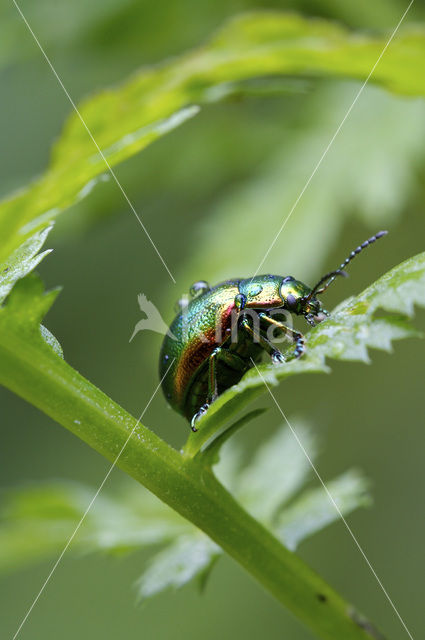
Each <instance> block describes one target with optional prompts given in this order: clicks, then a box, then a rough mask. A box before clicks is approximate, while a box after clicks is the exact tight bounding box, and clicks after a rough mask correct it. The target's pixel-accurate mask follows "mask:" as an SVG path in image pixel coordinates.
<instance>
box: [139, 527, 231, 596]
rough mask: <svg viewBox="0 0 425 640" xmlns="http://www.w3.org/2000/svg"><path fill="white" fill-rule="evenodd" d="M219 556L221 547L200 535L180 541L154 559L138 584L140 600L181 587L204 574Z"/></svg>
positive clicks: (183, 538) (182, 538)
mask: <svg viewBox="0 0 425 640" xmlns="http://www.w3.org/2000/svg"><path fill="white" fill-rule="evenodd" d="M221 553H222V551H221V549H220V547H218V546H217V545H216V544H215V543H214V542H213V541H212V540H210V539H209V538H207V536H205V535H203V534H202V533H199V536H197V537H196V536H193V535H192V536H187V537H181V538H179V539H178V540H177V541H176V542H175V543H174V544H172V545H170V546H169V547H167V548H166V549H164V551H162V552H161V553H158V554H157V555H156V556H155V557H154V558H153V560H152V561H151V563H150V566H149V567H148V569H147V570H146V571H145V572H144V573H143V575H142V577H141V578H140V580H139V581H138V583H137V590H138V594H139V597H140V598H141V599H145V598H150V597H151V596H154V595H156V594H157V593H160V592H161V591H164V590H165V589H168V588H170V587H174V588H180V587H183V586H184V585H185V584H186V583H188V582H189V581H190V580H192V579H193V578H195V577H199V576H201V575H202V574H203V573H205V571H206V570H207V569H208V568H209V567H210V565H211V564H212V563H213V562H214V560H215V559H216V557H218V556H219V555H220V554H221Z"/></svg>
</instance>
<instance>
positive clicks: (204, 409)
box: [190, 403, 210, 433]
mask: <svg viewBox="0 0 425 640" xmlns="http://www.w3.org/2000/svg"><path fill="white" fill-rule="evenodd" d="M209 406H210V405H209V404H207V403H205V404H203V405H202V407H200V408H199V409H198V411H197V412H196V413H195V415H194V416H193V418H192V420H191V421H190V428H191V429H192V431H194V432H195V433H196V431H198V429H197V428H196V427H195V423H196V422H198V420H199V418H200V417H201V416H203V415H204V413H206V412H207V410H208V407H209Z"/></svg>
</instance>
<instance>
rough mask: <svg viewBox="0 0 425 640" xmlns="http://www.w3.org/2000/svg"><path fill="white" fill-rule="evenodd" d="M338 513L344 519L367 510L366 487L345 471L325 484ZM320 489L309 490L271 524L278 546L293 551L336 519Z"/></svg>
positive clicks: (361, 478)
mask: <svg viewBox="0 0 425 640" xmlns="http://www.w3.org/2000/svg"><path fill="white" fill-rule="evenodd" d="M326 488H327V489H328V491H329V493H330V494H331V496H332V499H333V500H334V502H335V504H336V505H337V507H338V509H339V511H340V513H341V514H342V515H343V516H344V517H345V516H347V515H348V514H349V513H351V512H352V511H354V510H355V509H357V508H358V507H360V506H365V507H367V506H369V505H370V504H371V498H370V495H369V493H368V488H369V483H368V482H367V480H366V479H365V477H364V476H363V475H362V474H361V473H359V472H358V471H355V470H352V471H347V472H346V473H344V474H343V475H341V476H339V478H336V479H335V480H331V481H330V482H327V483H326ZM335 504H333V502H332V501H331V500H330V498H329V495H328V494H327V493H326V491H325V489H324V488H323V487H317V488H315V489H309V490H308V491H305V492H304V493H302V494H301V495H300V496H299V497H298V499H297V501H296V502H295V503H294V504H292V505H290V506H289V507H286V508H285V509H284V510H283V511H282V512H281V513H280V516H279V517H278V519H277V521H276V522H275V523H274V527H273V528H274V530H275V531H276V532H277V535H278V537H279V538H280V540H282V542H283V543H284V544H285V545H286V546H287V547H288V549H291V550H292V551H294V550H295V549H296V548H297V547H298V545H299V544H300V542H302V541H303V540H305V539H306V538H308V537H310V536H311V535H313V534H314V533H316V532H317V531H320V530H321V529H324V528H325V527H326V526H328V525H329V524H331V523H332V522H336V521H338V520H339V519H340V517H341V516H340V514H339V513H338V511H337V509H336V508H335Z"/></svg>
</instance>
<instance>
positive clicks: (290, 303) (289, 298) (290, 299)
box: [286, 293, 297, 309]
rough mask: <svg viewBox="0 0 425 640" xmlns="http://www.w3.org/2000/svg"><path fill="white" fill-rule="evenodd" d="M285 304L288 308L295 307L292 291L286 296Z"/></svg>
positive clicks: (295, 301)
mask: <svg viewBox="0 0 425 640" xmlns="http://www.w3.org/2000/svg"><path fill="white" fill-rule="evenodd" d="M286 306H287V307H288V309H295V307H296V306H297V299H296V297H295V296H293V295H292V293H290V294H288V295H287V296H286Z"/></svg>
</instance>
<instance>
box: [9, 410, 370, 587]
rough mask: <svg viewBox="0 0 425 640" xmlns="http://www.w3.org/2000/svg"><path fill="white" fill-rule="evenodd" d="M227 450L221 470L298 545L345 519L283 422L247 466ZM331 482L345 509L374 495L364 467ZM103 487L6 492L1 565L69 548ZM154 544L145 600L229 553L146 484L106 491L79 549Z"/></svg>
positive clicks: (120, 549) (50, 486) (301, 428)
mask: <svg viewBox="0 0 425 640" xmlns="http://www.w3.org/2000/svg"><path fill="white" fill-rule="evenodd" d="M294 424H295V426H296V430H297V433H298V436H299V437H300V438H302V440H303V442H304V443H305V445H306V446H308V447H309V451H310V453H311V456H312V459H313V460H315V459H316V454H317V449H318V447H317V443H316V441H315V440H316V438H315V437H314V436H313V432H312V429H311V428H310V427H307V426H306V425H305V424H303V423H302V422H300V421H295V423H294ZM221 457H222V459H221V461H220V463H219V464H218V467H217V474H218V476H219V477H220V476H223V480H224V481H225V482H226V484H227V486H228V488H229V490H230V491H231V492H232V493H234V495H235V496H236V497H237V498H238V499H239V500H240V501H241V503H242V504H244V505H245V506H246V508H247V509H248V510H249V511H250V512H251V513H252V514H253V515H255V516H256V517H257V518H259V519H260V521H262V522H263V523H264V524H266V525H267V526H270V527H272V529H273V530H275V531H276V533H277V535H278V536H279V537H280V538H281V539H282V541H283V542H284V543H287V544H288V546H290V547H291V548H292V549H295V548H296V547H297V546H298V544H300V542H302V541H303V540H304V539H305V538H307V537H309V536H311V535H312V534H314V533H315V532H316V531H319V530H320V529H322V528H323V527H325V526H327V525H329V524H331V523H332V522H335V521H336V520H338V518H339V515H338V512H337V511H336V509H335V508H334V506H333V505H330V503H329V498H328V497H327V496H326V494H325V493H324V490H323V489H305V490H304V491H302V489H303V487H304V485H305V484H306V483H307V481H308V480H309V478H310V476H311V472H312V470H311V467H310V465H309V463H308V462H307V460H306V458H305V456H304V454H303V453H302V451H301V449H300V448H299V446H298V445H297V443H296V442H295V440H294V438H293V436H292V434H291V433H290V432H289V430H288V429H287V428H284V427H281V428H280V429H278V430H277V431H276V433H275V434H274V435H273V436H272V437H271V438H270V439H269V441H266V442H265V443H264V444H263V445H262V447H261V448H260V449H259V450H258V452H257V453H256V454H255V456H254V457H253V459H252V460H251V461H250V462H248V464H247V465H246V464H244V463H243V462H242V460H241V449H240V448H236V447H234V446H231V443H228V444H227V445H226V446H225V447H224V448H223V451H222V453H221ZM329 489H330V490H331V492H332V495H333V497H334V499H335V501H336V503H337V504H338V507H339V509H340V510H341V513H343V514H344V515H348V514H349V513H351V512H352V511H354V510H355V509H357V508H358V507H360V506H367V505H368V504H370V497H369V495H368V492H367V483H366V481H365V479H364V477H363V476H362V475H361V474H359V473H358V472H355V471H351V472H349V473H346V474H344V475H342V476H340V477H338V478H336V479H334V480H333V481H331V482H330V483H329ZM94 493H95V491H94V489H90V488H88V487H86V486H82V485H79V484H77V483H64V482H60V483H59V482H56V483H45V484H41V485H35V486H31V487H24V488H21V489H13V490H11V491H9V492H7V493H6V494H5V495H4V496H3V500H2V509H1V512H0V571H6V570H11V569H15V568H16V567H22V566H25V565H27V564H29V563H33V562H37V561H40V560H42V559H45V558H48V557H51V556H52V557H54V556H55V555H57V554H58V553H60V551H61V550H62V548H63V547H64V546H65V544H66V543H67V541H68V539H69V537H70V535H71V534H72V532H73V530H74V529H75V527H76V525H77V523H78V522H79V520H80V519H81V517H82V515H83V514H84V512H85V510H86V508H87V505H88V504H89V503H90V500H91V498H92V497H93V494H94ZM289 503H290V506H289V507H288V504H289ZM329 505H330V506H329ZM152 546H154V547H161V549H160V550H159V551H157V552H156V553H155V552H154V555H153V556H152V557H151V559H150V561H149V564H148V566H147V568H146V569H145V571H144V572H143V575H142V576H141V578H140V580H139V581H138V585H137V589H138V593H139V596H140V597H141V598H143V599H144V598H147V597H150V596H152V595H155V594H156V593H159V592H160V591H162V590H164V589H166V588H168V587H181V586H183V585H184V584H186V583H187V582H189V581H190V580H191V579H193V578H199V579H201V581H203V579H204V578H205V577H206V576H207V574H208V572H209V570H210V569H211V567H212V565H213V564H214V562H215V560H216V559H217V558H218V557H219V556H220V555H221V553H222V551H221V549H220V547H218V546H217V545H216V544H215V543H214V542H212V541H211V540H210V539H209V538H208V537H207V536H206V535H205V534H204V533H202V532H201V531H200V530H199V529H197V528H195V527H194V526H193V525H192V524H191V523H190V522H187V521H186V520H184V519H183V518H182V517H181V516H179V515H178V514H176V513H175V512H174V511H173V510H172V509H170V508H169V507H167V506H166V505H165V504H163V503H162V502H160V501H159V500H158V499H157V498H155V497H154V496H152V494H150V493H149V492H147V491H146V490H143V489H140V487H135V486H134V485H132V484H128V483H126V484H125V486H124V487H122V489H121V491H120V492H119V493H116V494H109V495H107V494H105V493H103V494H102V495H100V496H98V498H97V499H96V502H95V503H94V505H93V507H92V509H91V510H90V511H89V513H88V514H87V516H86V518H85V520H84V523H83V525H82V527H81V530H80V531H79V535H78V536H77V537H76V539H75V543H74V544H73V545H72V550H73V551H74V553H88V552H99V551H100V552H109V553H114V554H121V553H126V552H130V551H136V550H138V549H141V548H143V547H152Z"/></svg>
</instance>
